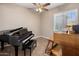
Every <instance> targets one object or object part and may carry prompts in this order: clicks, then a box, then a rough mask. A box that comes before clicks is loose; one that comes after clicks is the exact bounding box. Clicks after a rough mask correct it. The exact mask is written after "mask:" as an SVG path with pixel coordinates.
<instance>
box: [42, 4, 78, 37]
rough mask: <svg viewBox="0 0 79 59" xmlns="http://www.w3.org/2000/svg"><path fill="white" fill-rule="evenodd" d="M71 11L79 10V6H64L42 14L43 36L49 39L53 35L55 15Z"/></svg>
mask: <svg viewBox="0 0 79 59" xmlns="http://www.w3.org/2000/svg"><path fill="white" fill-rule="evenodd" d="M71 9H79V4H64V5H61V6H58V7H56V8H53V9H51V10H49V11H47V12H44V13H42V14H41V35H42V36H44V37H48V38H49V37H50V36H51V35H52V34H53V15H54V14H55V13H60V12H64V11H67V10H71ZM78 14H79V13H78Z"/></svg>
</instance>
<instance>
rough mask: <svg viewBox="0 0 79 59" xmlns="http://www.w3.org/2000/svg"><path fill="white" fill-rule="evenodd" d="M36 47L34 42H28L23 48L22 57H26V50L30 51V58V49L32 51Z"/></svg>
mask: <svg viewBox="0 0 79 59" xmlns="http://www.w3.org/2000/svg"><path fill="white" fill-rule="evenodd" d="M36 46H37V42H36V40H30V41H29V42H28V43H27V44H25V45H24V46H23V50H24V56H25V55H26V49H29V50H30V56H31V53H32V49H34V48H35V47H36Z"/></svg>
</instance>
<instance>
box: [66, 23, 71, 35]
mask: <svg viewBox="0 0 79 59" xmlns="http://www.w3.org/2000/svg"><path fill="white" fill-rule="evenodd" d="M66 28H67V33H68V34H69V33H70V31H72V23H69V24H67V25H66Z"/></svg>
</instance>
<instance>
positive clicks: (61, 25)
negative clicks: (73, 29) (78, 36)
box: [54, 9, 78, 32]
mask: <svg viewBox="0 0 79 59" xmlns="http://www.w3.org/2000/svg"><path fill="white" fill-rule="evenodd" d="M71 24H72V25H75V24H78V11H77V9H75V10H70V11H67V12H63V13H57V14H55V15H54V32H63V31H65V27H66V25H71Z"/></svg>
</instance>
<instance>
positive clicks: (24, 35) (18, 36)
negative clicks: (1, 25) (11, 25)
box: [0, 27, 34, 56]
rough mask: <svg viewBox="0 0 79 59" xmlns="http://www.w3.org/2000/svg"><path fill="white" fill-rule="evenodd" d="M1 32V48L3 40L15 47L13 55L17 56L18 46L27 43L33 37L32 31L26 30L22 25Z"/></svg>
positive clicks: (2, 47)
mask: <svg viewBox="0 0 79 59" xmlns="http://www.w3.org/2000/svg"><path fill="white" fill-rule="evenodd" d="M1 32H2V34H0V42H1V50H3V49H4V42H6V43H8V44H11V45H12V46H13V47H14V48H15V56H18V47H19V46H22V45H24V44H26V43H28V42H29V41H30V40H31V39H32V38H33V37H34V34H33V33H32V31H28V29H27V28H23V27H20V28H17V29H13V30H5V31H1Z"/></svg>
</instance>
